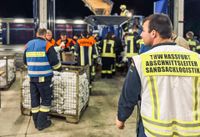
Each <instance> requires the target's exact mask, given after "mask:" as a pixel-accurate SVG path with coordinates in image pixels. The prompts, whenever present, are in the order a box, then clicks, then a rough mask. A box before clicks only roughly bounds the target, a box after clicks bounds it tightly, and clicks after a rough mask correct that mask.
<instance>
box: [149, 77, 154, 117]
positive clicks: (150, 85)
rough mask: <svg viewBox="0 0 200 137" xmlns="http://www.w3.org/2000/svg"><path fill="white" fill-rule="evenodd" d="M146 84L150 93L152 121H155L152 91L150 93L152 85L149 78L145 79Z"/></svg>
mask: <svg viewBox="0 0 200 137" xmlns="http://www.w3.org/2000/svg"><path fill="white" fill-rule="evenodd" d="M147 83H148V88H149V91H150V97H151V107H152V119H155V118H154V116H155V110H154V109H155V108H154V98H153V91H152V84H151V80H150V77H147Z"/></svg>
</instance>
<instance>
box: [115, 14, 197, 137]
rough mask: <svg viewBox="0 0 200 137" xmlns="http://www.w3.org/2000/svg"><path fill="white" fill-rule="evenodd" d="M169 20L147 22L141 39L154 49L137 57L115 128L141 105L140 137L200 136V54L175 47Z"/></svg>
mask: <svg viewBox="0 0 200 137" xmlns="http://www.w3.org/2000/svg"><path fill="white" fill-rule="evenodd" d="M171 34H172V23H171V21H170V19H169V17H168V16H167V15H164V14H153V15H150V16H149V17H147V18H146V19H145V20H144V22H143V32H142V34H141V36H142V39H143V40H144V43H145V44H146V45H151V46H152V49H151V50H149V51H147V52H145V53H143V54H141V55H137V56H134V57H133V63H132V65H131V67H130V68H129V72H128V74H127V77H126V80H125V83H124V86H123V90H122V93H121V96H120V99H119V103H118V114H117V118H116V126H117V127H118V128H119V129H123V128H124V123H125V121H126V120H127V119H128V117H129V116H130V115H131V113H132V112H133V109H134V106H135V105H137V104H138V101H141V106H140V107H139V108H140V116H141V119H140V120H139V121H138V129H137V131H138V132H137V136H139V137H152V136H154V137H175V136H177V137H180V136H181V137H185V136H187V137H199V136H200V102H199V101H200V96H199V95H200V55H198V54H197V53H195V52H193V51H190V50H188V49H185V48H183V47H181V46H178V45H176V44H175V43H172V42H171V39H170V38H171Z"/></svg>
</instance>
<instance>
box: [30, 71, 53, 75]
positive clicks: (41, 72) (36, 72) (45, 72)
mask: <svg viewBox="0 0 200 137" xmlns="http://www.w3.org/2000/svg"><path fill="white" fill-rule="evenodd" d="M51 72H53V71H52V70H46V71H30V70H29V71H28V74H48V73H51Z"/></svg>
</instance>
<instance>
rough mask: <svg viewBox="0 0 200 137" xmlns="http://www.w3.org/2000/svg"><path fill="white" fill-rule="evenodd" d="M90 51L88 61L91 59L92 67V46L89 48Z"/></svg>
mask: <svg viewBox="0 0 200 137" xmlns="http://www.w3.org/2000/svg"><path fill="white" fill-rule="evenodd" d="M88 48H89V49H88V50H89V54H88V59H89V65H90V66H91V65H92V58H91V57H92V46H90V47H88Z"/></svg>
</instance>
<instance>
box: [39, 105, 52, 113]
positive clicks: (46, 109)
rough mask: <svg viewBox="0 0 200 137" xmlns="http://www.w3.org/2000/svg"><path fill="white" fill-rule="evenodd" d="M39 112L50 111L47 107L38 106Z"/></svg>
mask: <svg viewBox="0 0 200 137" xmlns="http://www.w3.org/2000/svg"><path fill="white" fill-rule="evenodd" d="M40 111H41V112H49V111H50V107H49V106H40Z"/></svg>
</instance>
